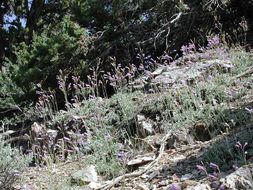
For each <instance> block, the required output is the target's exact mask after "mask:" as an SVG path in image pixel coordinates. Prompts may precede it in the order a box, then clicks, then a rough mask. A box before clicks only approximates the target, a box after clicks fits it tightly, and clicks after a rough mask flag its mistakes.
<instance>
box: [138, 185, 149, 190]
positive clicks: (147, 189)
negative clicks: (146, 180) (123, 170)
mask: <svg viewBox="0 0 253 190" xmlns="http://www.w3.org/2000/svg"><path fill="white" fill-rule="evenodd" d="M137 188H138V190H149V188H148V187H147V186H146V185H144V184H138V185H137Z"/></svg>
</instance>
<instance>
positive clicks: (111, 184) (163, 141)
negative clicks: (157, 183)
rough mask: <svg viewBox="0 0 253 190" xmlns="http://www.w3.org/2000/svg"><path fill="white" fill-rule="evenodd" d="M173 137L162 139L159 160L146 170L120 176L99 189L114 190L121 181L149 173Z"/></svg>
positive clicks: (169, 133) (169, 134)
mask: <svg viewBox="0 0 253 190" xmlns="http://www.w3.org/2000/svg"><path fill="white" fill-rule="evenodd" d="M170 136H171V132H168V133H167V134H166V135H165V136H164V137H163V139H162V144H161V147H160V149H159V155H158V156H157V158H156V159H155V160H154V161H152V162H151V163H149V164H148V165H147V166H146V167H145V168H144V169H142V170H139V171H136V172H132V173H128V174H125V175H122V176H119V177H117V178H115V179H114V180H112V181H110V182H109V183H108V184H104V185H102V186H101V187H99V188H98V189H103V190H107V189H110V188H112V187H113V186H114V185H115V184H117V183H119V182H120V181H122V180H123V179H126V178H132V177H138V176H140V175H142V174H144V173H146V172H147V171H149V170H150V169H151V168H152V167H153V166H154V165H155V164H156V163H157V162H158V161H159V160H160V159H161V157H162V155H163V153H164V150H165V146H166V141H167V139H168V138H169V137H170Z"/></svg>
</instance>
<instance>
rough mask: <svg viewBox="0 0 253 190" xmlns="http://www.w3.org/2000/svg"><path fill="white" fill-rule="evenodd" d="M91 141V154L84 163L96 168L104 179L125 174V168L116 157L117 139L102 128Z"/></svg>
mask: <svg viewBox="0 0 253 190" xmlns="http://www.w3.org/2000/svg"><path fill="white" fill-rule="evenodd" d="M102 127H103V128H102V129H99V131H97V133H96V134H95V135H94V136H93V137H92V139H91V144H90V145H91V149H92V154H91V155H89V156H88V157H87V160H86V161H85V162H88V163H89V164H93V165H95V166H96V170H97V172H98V173H99V174H101V175H102V176H105V177H106V178H113V177H115V176H119V175H120V174H122V173H124V172H125V168H124V166H123V165H122V163H121V162H120V159H119V157H118V153H119V148H120V147H119V144H118V143H117V139H116V138H115V137H114V136H113V135H112V134H111V133H110V130H108V129H106V126H102Z"/></svg>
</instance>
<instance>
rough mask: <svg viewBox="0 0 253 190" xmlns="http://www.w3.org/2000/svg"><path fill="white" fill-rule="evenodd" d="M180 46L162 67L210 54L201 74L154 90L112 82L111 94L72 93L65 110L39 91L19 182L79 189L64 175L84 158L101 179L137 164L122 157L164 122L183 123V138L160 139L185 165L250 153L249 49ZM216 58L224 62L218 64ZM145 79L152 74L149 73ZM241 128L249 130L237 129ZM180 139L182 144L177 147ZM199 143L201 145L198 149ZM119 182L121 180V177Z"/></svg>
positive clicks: (229, 164) (170, 126)
mask: <svg viewBox="0 0 253 190" xmlns="http://www.w3.org/2000/svg"><path fill="white" fill-rule="evenodd" d="M185 48H186V50H184V56H183V58H182V59H179V60H177V61H175V63H172V64H171V65H169V66H167V67H168V68H170V67H172V66H173V64H175V65H177V66H178V67H179V68H184V67H189V68H194V67H195V66H196V65H195V62H203V64H205V62H207V61H208V60H212V59H213V60H217V61H216V62H214V63H213V64H214V65H215V67H211V68H207V71H205V72H204V73H205V75H204V76H203V75H201V77H199V76H198V75H197V76H196V77H195V78H193V79H192V78H190V82H189V78H185V80H184V82H182V83H181V84H180V85H174V86H173V87H171V88H169V89H166V90H165V89H164V90H161V89H159V90H157V88H156V87H154V85H152V84H151V85H150V88H152V87H154V89H153V90H152V91H149V92H152V93H149V92H147V91H146V90H145V89H143V90H138V91H130V90H124V89H125V88H123V89H121V88H119V89H117V91H118V92H117V93H116V94H115V95H113V96H112V97H110V98H100V97H93V98H91V99H84V98H79V101H77V102H76V103H73V104H71V105H69V104H67V109H66V110H65V111H62V110H61V111H58V110H57V105H55V104H54V102H53V96H51V95H48V94H46V95H44V98H47V99H46V100H44V99H41V101H42V103H41V104H39V106H40V107H37V110H40V112H39V113H40V118H43V122H39V121H36V122H34V123H33V125H32V127H31V131H30V138H29V141H30V143H29V148H30V150H31V153H32V154H33V157H34V163H36V164H37V166H36V167H34V168H28V170H27V172H25V173H24V175H23V177H22V178H21V179H22V180H21V182H20V184H21V186H20V188H23V187H24V189H25V187H27V188H28V187H30V188H32V189H82V187H78V186H75V185H73V184H72V183H71V180H70V175H71V174H72V173H73V172H75V171H76V170H79V169H82V168H84V167H85V166H86V165H91V164H92V165H94V166H95V168H96V171H97V172H98V174H99V175H100V176H101V177H100V178H99V180H100V181H104V180H109V179H113V178H115V177H117V176H119V175H123V174H124V173H128V172H131V171H132V170H135V169H136V167H134V168H133V167H129V165H128V161H129V160H131V159H133V158H134V156H136V155H140V154H141V155H143V154H145V153H148V152H149V153H150V152H154V153H155V154H157V151H158V150H159V145H157V144H159V143H158V142H156V143H154V144H152V143H149V142H147V140H146V139H147V138H154V139H155V137H157V136H158V138H161V136H163V135H165V134H166V133H167V132H168V131H171V130H172V131H175V134H176V131H178V130H179V131H180V130H186V129H187V130H188V132H187V133H188V134H189V138H191V139H192V140H191V141H188V142H186V143H185V142H184V143H183V144H184V145H182V144H181V141H182V139H180V138H179V137H178V138H177V140H176V141H177V142H174V141H173V145H168V146H167V145H166V147H170V148H168V150H167V151H168V152H174V153H175V152H178V154H180V152H182V153H181V154H182V155H181V156H183V157H185V159H183V160H180V162H182V164H183V165H184V164H186V166H185V167H186V168H189V170H193V169H192V168H196V165H197V164H200V163H202V165H201V167H199V168H200V169H201V168H202V169H203V168H204V167H206V165H207V164H208V163H210V162H212V163H215V164H216V165H218V166H220V167H219V170H222V172H227V171H230V170H231V169H233V167H239V166H241V165H244V164H248V162H250V160H251V158H252V157H253V144H252V143H253V142H252V133H251V130H252V129H251V128H252V126H251V125H252V114H253V111H252V110H253V105H252V102H253V94H252V89H253V81H252V72H251V73H250V71H252V57H251V55H250V54H248V53H246V52H244V51H243V50H242V49H238V48H237V49H233V50H227V49H225V50H224V49H221V48H218V50H217V47H216V48H210V49H208V50H205V51H204V52H203V53H196V52H195V51H194V49H191V47H189V46H186V47H185ZM220 51H222V53H220ZM208 52H209V53H208ZM195 54H196V56H195V57H194V55H195ZM206 54H207V55H206ZM220 54H221V55H220ZM192 57H193V58H192ZM196 57H197V58H196ZM220 60H225V61H227V62H226V64H219V61H220ZM209 69H210V70H209ZM181 74H182V73H181ZM194 74H195V73H193V75H194ZM151 76H152V75H151ZM158 76H159V74H158ZM194 76H195V75H194ZM153 77H154V76H153ZM155 77H156V76H155ZM63 78H64V77H63ZM148 80H151V82H152V78H151V79H150V78H149V79H148ZM148 83H149V82H148ZM182 84H183V85H182ZM145 85H146V86H147V84H145ZM148 85H149V84H148ZM146 86H145V88H146ZM50 98H51V99H50ZM80 99H82V100H80ZM140 118H142V120H140ZM145 127H146V128H145ZM245 129H248V130H249V131H247V132H246V133H242V134H240V132H242V131H244V130H245ZM245 134H246V135H245ZM159 135H160V136H159ZM187 138H188V137H187ZM158 140H159V139H158ZM160 140H161V139H160ZM187 140H189V139H187ZM187 140H186V141H187ZM199 141H202V142H203V143H202V144H203V145H202V144H201V143H199ZM168 143H169V142H168ZM175 143H177V145H175ZM245 143H247V144H245ZM156 145H157V146H156ZM193 145H198V146H196V147H198V148H195V149H196V152H194V151H193V152H194V154H193V155H194V157H195V158H196V159H195V161H194V162H193V163H191V164H189V162H188V160H187V159H186V156H185V155H188V153H190V152H191V151H192V149H194V146H193ZM207 145H208V147H207ZM235 145H236V146H235ZM184 146H186V147H187V146H188V148H189V150H188V149H187V148H186V151H185V152H184V151H182V150H181V149H182V147H184ZM192 147H193V148H192ZM201 147H202V148H203V147H205V150H204V151H199V150H201ZM246 151H247V154H246V153H245V152H246ZM187 152H188V153H187ZM174 153H173V154H172V155H174ZM167 156H168V155H167ZM175 158H176V155H175ZM172 160H173V159H172ZM63 163H64V164H63ZM187 163H188V164H187ZM159 164H161V165H162V164H166V159H165V160H163V161H162V163H158V165H157V166H156V167H157V168H158V167H159ZM185 167H183V168H182V170H181V171H179V170H180V167H178V168H177V169H175V168H174V169H175V170H174V169H173V166H171V170H172V171H173V172H174V174H177V175H183V174H186V173H184V172H186V171H188V169H186V168H185ZM137 169H138V166H137ZM173 172H172V173H173ZM172 173H170V174H171V175H172ZM167 177H169V174H168V176H167ZM122 184H125V185H126V186H128V183H127V182H123V183H122ZM122 184H121V185H122ZM118 185H120V184H118ZM131 185H133V184H131ZM168 185H169V184H168ZM22 186H23V187H22ZM119 189H120V187H119Z"/></svg>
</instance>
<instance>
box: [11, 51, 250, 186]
mask: <svg viewBox="0 0 253 190" xmlns="http://www.w3.org/2000/svg"><path fill="white" fill-rule="evenodd" d="M205 56H206V55H203V54H199V55H198V54H196V55H195V56H192V55H188V56H184V57H183V58H180V59H179V60H177V61H176V62H175V63H172V64H169V65H166V66H164V65H163V66H159V67H158V68H157V69H156V70H155V71H154V72H152V73H149V75H145V76H143V77H140V78H138V79H137V80H134V81H132V82H131V83H130V84H129V85H128V89H131V91H138V90H141V91H144V92H145V93H144V94H143V96H142V97H138V98H137V100H136V104H149V103H150V104H151V105H152V104H153V102H156V101H157V100H158V99H163V98H164V97H167V93H168V91H169V92H170V93H172V94H173V93H174V95H172V97H173V105H175V107H176V108H177V106H178V109H181V107H180V106H181V104H180V101H179V100H177V92H179V90H180V89H184V87H187V89H188V90H189V91H190V92H191V91H192V94H193V95H194V93H195V90H196V91H197V90H198V89H199V88H201V87H202V86H205V85H206V83H207V82H210V83H212V81H213V80H216V79H217V80H216V81H218V82H215V83H212V84H213V85H212V86H210V89H211V90H210V92H209V91H208V90H207V91H201V90H200V94H202V95H203V96H206V97H209V95H210V94H208V93H214V92H215V93H216V92H217V95H214V96H211V97H213V98H212V99H208V103H206V101H207V99H205V98H202V100H201V101H199V102H197V103H195V105H199V106H197V107H194V108H193V110H194V113H195V112H196V113H198V112H197V111H198V110H199V112H201V113H202V112H203V110H206V109H207V108H208V109H209V107H207V106H209V105H210V106H211V108H210V109H212V108H216V107H218V106H224V105H225V109H223V111H222V112H220V114H219V115H221V116H220V117H222V118H226V122H225V121H223V120H218V119H216V120H215V121H213V120H212V119H213V118H212V115H211V116H210V119H208V118H207V120H203V119H202V118H201V117H200V116H198V115H197V116H196V117H195V116H194V118H193V116H192V117H191V116H187V122H180V123H179V122H175V123H176V124H172V122H171V118H170V119H161V117H163V114H161V113H159V111H158V112H157V114H153V113H152V114H150V113H148V112H145V111H142V112H139V113H137V114H136V117H135V118H134V120H135V121H136V123H137V128H136V129H135V130H136V131H137V132H136V134H138V135H137V136H138V140H137V143H139V144H142V145H143V147H145V148H143V149H142V148H139V149H137V150H136V151H134V153H131V154H130V153H129V152H130V151H129V149H128V150H124V151H123V149H122V151H123V152H124V153H125V155H127V156H125V157H124V160H123V162H124V165H125V167H126V168H127V172H126V173H122V174H118V176H115V177H114V178H113V179H110V180H108V179H105V178H103V176H102V175H99V174H98V173H97V171H96V166H93V165H89V164H84V163H85V160H86V158H85V157H82V158H79V159H77V160H72V161H71V160H70V161H67V162H65V163H58V164H57V163H50V164H49V165H48V166H47V167H31V168H28V169H27V171H26V172H25V173H24V174H23V175H22V177H21V181H20V182H19V183H17V184H16V185H15V186H14V187H15V189H27V190H33V189H138V190H151V189H152V190H155V189H157V190H158V189H159V190H181V189H182V190H183V189H186V190H209V189H219V190H222V189H253V179H252V176H253V165H252V164H251V163H252V161H253V154H252V153H253V151H252V150H253V147H252V141H253V140H252V136H253V133H252V130H253V123H252V118H253V115H252V114H253V111H252V109H253V90H252V88H253V86H252V82H253V67H252V65H253V62H252V59H251V61H250V62H251V63H249V62H248V63H247V64H246V65H245V66H244V67H242V66H240V64H244V63H243V62H241V63H239V64H234V63H233V62H234V60H233V59H232V58H231V57H230V56H229V55H228V56H224V55H223V56H224V57H221V56H218V57H212V59H206V57H205ZM220 76H222V77H225V78H226V80H228V81H227V83H226V85H225V86H226V88H224V91H225V94H226V95H227V96H226V98H227V99H226V98H225V99H222V98H220V96H221V95H219V93H220V89H219V84H220V85H221V86H222V85H223V82H224V81H223V80H225V78H219V77H220ZM219 79H220V80H221V81H219ZM221 91H222V90H221ZM224 91H223V92H221V93H224ZM180 92H181V91H180ZM196 96H197V95H196ZM238 97H239V98H238ZM198 98H201V97H198ZM185 99H186V98H185ZM182 100H184V98H182V99H181V101H182ZM101 101H104V100H101ZM174 101H175V102H174ZM185 105H188V104H185ZM222 108H223V107H222ZM184 109H187V108H186V107H184ZM166 110H168V109H165V110H164V111H166ZM215 113H216V112H215ZM241 113H243V114H244V113H245V114H246V116H245V117H243V118H242V119H241V118H240V119H241V120H239V119H238V118H239V117H241V115H240V114H241ZM173 114H174V115H173V118H176V116H175V115H176V114H179V117H180V118H181V117H184V116H185V115H184V114H188V113H187V112H186V111H185V110H183V111H182V112H181V115H180V112H179V113H174V112H173ZM220 117H218V118H220ZM196 118H199V119H196ZM227 118H228V119H227ZM77 119H78V118H77ZM178 121H181V120H178ZM238 121H240V122H241V123H240V122H238ZM210 123H211V124H210ZM128 146H129V147H130V145H128ZM130 149H131V148H130Z"/></svg>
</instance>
